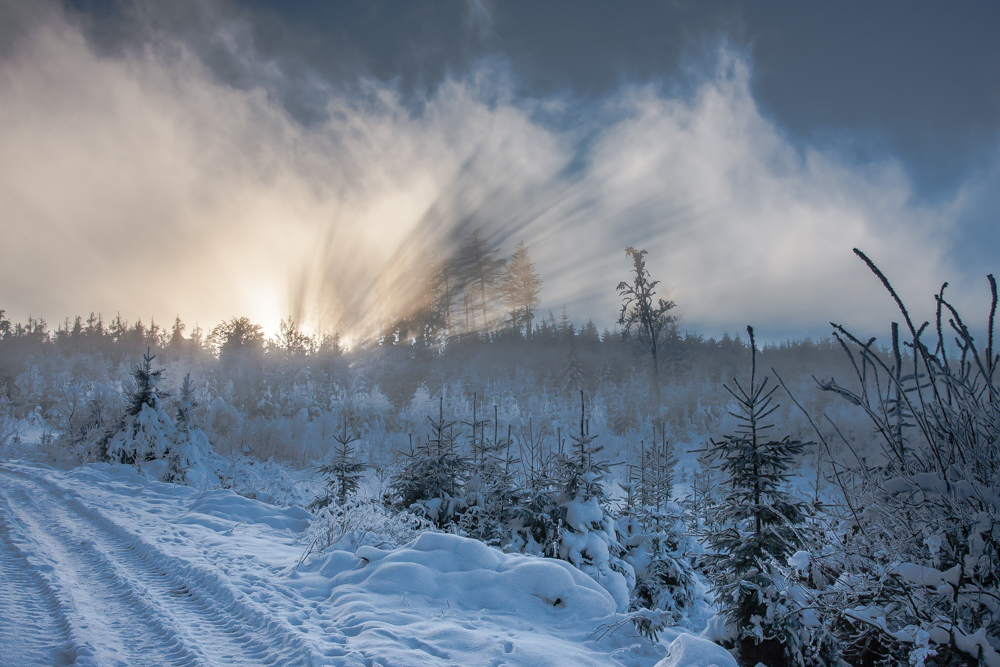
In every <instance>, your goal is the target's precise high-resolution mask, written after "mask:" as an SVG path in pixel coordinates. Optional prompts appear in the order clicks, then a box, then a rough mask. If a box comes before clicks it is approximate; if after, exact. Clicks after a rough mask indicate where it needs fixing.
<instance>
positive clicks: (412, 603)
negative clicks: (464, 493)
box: [288, 532, 650, 667]
mask: <svg viewBox="0 0 1000 667" xmlns="http://www.w3.org/2000/svg"><path fill="white" fill-rule="evenodd" d="M288 576H289V579H290V580H291V582H292V583H293V585H294V586H295V587H296V588H298V589H299V590H300V591H301V592H302V593H303V594H304V596H306V597H311V598H313V599H314V600H315V599H321V600H322V602H321V603H320V605H319V606H318V608H317V609H316V611H315V612H314V613H315V614H316V615H317V616H319V617H322V620H323V624H324V625H326V624H328V625H327V627H329V628H330V631H331V632H334V633H335V634H336V635H338V641H339V642H342V643H343V644H346V648H347V649H348V653H347V655H345V656H344V663H343V664H345V665H353V664H371V662H370V661H375V664H392V665H404V664H405V665H411V666H416V665H443V664H461V665H474V664H482V665H485V664H497V665H499V664H507V665H539V666H540V665H551V666H553V667H554V666H556V665H614V664H620V663H619V662H616V661H614V660H613V659H611V658H610V657H609V655H608V651H609V650H614V649H616V648H619V645H617V644H616V643H615V642H616V641H617V639H618V638H616V639H607V638H606V639H605V640H604V641H603V642H601V643H600V645H599V642H598V641H596V640H595V638H594V631H595V629H597V628H598V627H599V626H601V625H602V624H603V623H608V622H613V620H614V615H615V602H614V600H613V599H612V598H611V596H610V595H609V594H608V593H607V591H605V590H604V589H603V588H601V586H600V585H598V584H597V583H595V582H594V581H593V580H592V579H591V578H590V577H588V576H587V575H585V574H583V573H582V572H580V571H579V570H578V569H576V568H574V567H573V566H572V565H570V564H568V563H565V562H563V561H559V560H554V559H548V558H539V557H537V556H524V555H520V554H505V553H503V552H501V551H499V550H497V549H494V548H491V547H488V546H486V545H484V544H482V543H480V542H477V541H475V540H471V539H467V538H464V537H459V536H457V535H450V534H445V533H430V532H428V533H423V534H421V535H420V536H419V537H418V538H417V539H416V540H414V541H413V542H411V543H410V544H408V545H406V546H404V547H400V548H398V549H393V550H380V549H376V548H374V547H370V546H363V547H361V548H359V549H358V550H357V552H356V554H354V555H353V556H352V555H350V554H347V553H346V552H343V551H333V552H326V553H325V554H324V555H323V556H321V557H319V558H316V559H314V560H313V561H312V562H310V563H307V564H305V565H304V566H303V567H300V568H299V569H298V571H297V572H296V573H293V574H289V575H288ZM620 640H621V641H622V642H625V641H626V640H627V643H629V644H633V643H634V638H628V637H624V636H623V637H621V638H620ZM626 650H627V649H626ZM362 656H363V659H362ZM353 657H357V658H358V661H357V663H355V662H354V660H353V659H352V658H353ZM364 660H368V661H369V662H367V663H366V662H364ZM647 664H650V663H647Z"/></svg>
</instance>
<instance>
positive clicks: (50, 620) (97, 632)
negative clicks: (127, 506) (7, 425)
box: [0, 467, 311, 665]
mask: <svg viewBox="0 0 1000 667" xmlns="http://www.w3.org/2000/svg"><path fill="white" fill-rule="evenodd" d="M0 572H2V575H3V576H2V577H0V581H2V582H3V583H2V584H0V647H3V650H2V655H0V663H2V664H4V665H44V664H74V662H75V664H79V665H86V664H94V665H117V664H121V665H202V664H208V665H227V664H234V665H260V664H263V665H268V664H274V665H296V664H309V663H310V662H311V660H310V653H311V652H310V651H309V650H308V648H307V647H306V646H305V645H304V643H303V641H302V640H301V637H300V636H299V635H298V633H297V632H295V631H294V630H292V629H290V628H287V624H284V623H281V622H280V621H279V620H278V619H274V618H271V617H269V615H268V614H267V612H266V610H264V609H262V608H261V607H260V605H257V604H255V603H253V602H252V601H250V600H246V599H245V596H244V595H243V594H242V593H240V592H239V591H236V590H232V588H231V587H228V586H226V584H225V582H224V581H222V580H221V579H219V578H217V577H213V576H212V574H211V573H210V572H199V571H196V569H195V568H193V567H191V566H190V564H188V563H186V562H183V561H181V560H179V559H177V558H175V557H173V556H170V555H168V554H166V553H164V552H163V551H162V550H159V549H157V548H155V547H154V546H152V545H151V544H150V543H148V542H146V541H144V540H143V539H142V538H141V537H140V536H139V535H137V534H136V533H134V532H133V531H132V530H130V529H129V528H127V527H125V526H122V525H120V524H118V523H116V522H114V521H112V520H111V519H109V518H108V516H106V515H105V514H103V513H102V512H101V511H100V510H98V509H96V508H94V507H91V506H89V505H88V504H87V503H86V502H84V501H83V499H81V498H80V496H79V495H78V494H76V493H74V492H73V491H71V490H67V489H65V488H61V487H59V486H56V485H55V484H53V483H52V482H50V481H48V480H46V479H45V478H44V477H41V476H38V475H32V474H30V473H28V472H23V471H20V470H12V469H10V468H7V467H0ZM227 589H228V590H227ZM283 626H285V627H283ZM286 628H287V629H286Z"/></svg>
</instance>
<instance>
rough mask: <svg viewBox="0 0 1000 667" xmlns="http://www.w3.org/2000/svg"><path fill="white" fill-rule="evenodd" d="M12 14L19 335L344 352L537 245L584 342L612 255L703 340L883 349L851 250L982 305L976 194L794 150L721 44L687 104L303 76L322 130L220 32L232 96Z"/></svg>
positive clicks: (11, 190) (485, 79) (179, 67)
mask: <svg viewBox="0 0 1000 667" xmlns="http://www.w3.org/2000/svg"><path fill="white" fill-rule="evenodd" d="M25 13H26V14H28V13H30V17H26V16H22V17H21V19H20V20H21V26H22V27H23V30H22V31H21V32H20V34H19V36H17V37H10V36H9V37H8V41H9V44H8V45H7V47H6V48H5V49H4V51H3V53H2V56H0V201H2V202H3V209H4V214H3V216H4V222H3V225H2V227H0V242H2V246H3V248H4V249H5V250H6V253H5V255H6V256H5V258H4V261H3V262H0V284H2V285H3V292H4V297H5V298H4V303H3V304H2V305H3V307H4V308H5V309H6V310H7V312H8V316H9V317H12V318H15V319H24V318H26V317H27V316H28V315H29V314H32V315H34V316H36V317H37V316H39V315H41V316H44V317H46V318H48V319H49V321H50V322H60V321H62V318H63V317H67V316H70V317H71V316H73V315H75V314H86V313H89V312H90V311H96V312H102V313H104V314H105V315H106V316H110V315H113V314H114V313H116V312H118V313H121V314H122V316H123V317H127V318H129V319H137V318H140V317H141V318H144V319H148V318H150V317H152V318H155V320H156V321H157V322H160V323H166V322H169V321H172V319H173V317H174V316H175V315H180V316H181V318H182V319H184V320H185V321H186V322H190V323H194V322H198V323H200V324H201V325H202V326H203V327H211V326H212V325H213V324H214V323H216V322H219V321H220V320H223V319H227V318H230V317H232V316H241V315H245V316H247V317H249V318H250V319H251V320H253V321H255V322H259V323H260V324H262V325H263V326H264V328H265V330H266V331H267V332H269V333H272V332H274V331H275V330H276V329H277V327H278V322H279V321H280V320H281V319H282V318H284V317H288V316H291V317H293V318H295V319H296V320H297V321H299V322H302V323H303V324H304V325H305V326H306V327H307V328H311V329H313V330H330V331H332V330H337V331H340V332H341V333H342V334H343V335H345V337H347V338H360V337H365V336H369V335H371V334H372V333H373V332H374V330H375V327H376V315H375V311H376V308H375V306H374V300H375V299H376V296H375V291H376V287H377V285H379V284H393V283H396V284H398V283H400V281H402V282H406V280H407V276H409V275H410V274H409V273H407V272H408V271H417V273H419V269H415V268H414V266H416V265H419V264H420V262H419V261H416V264H415V263H414V261H407V262H405V263H404V262H402V261H398V260H399V259H400V258H402V257H409V258H413V257H417V258H419V257H424V256H430V255H432V254H436V255H446V254H448V253H449V252H450V251H451V250H453V249H454V247H455V246H456V245H457V244H458V243H459V242H460V241H461V238H462V237H463V236H464V235H465V234H467V233H468V232H470V231H471V230H473V229H478V230H480V231H481V232H482V233H483V234H484V235H485V236H486V237H488V238H489V239H490V241H491V242H492V243H494V244H497V245H499V246H500V247H501V248H502V249H503V252H504V253H506V254H509V253H510V252H511V251H512V250H513V248H514V246H515V245H516V244H517V243H518V242H519V241H524V242H525V243H526V244H527V245H528V247H529V248H530V252H531V256H532V258H533V260H534V261H535V263H536V265H537V267H538V271H539V273H540V274H541V278H542V280H543V281H544V285H543V290H542V305H541V307H540V308H539V312H540V313H545V312H547V311H548V310H553V311H556V312H558V311H559V310H560V309H562V308H563V307H566V308H567V309H568V311H569V312H570V313H571V314H572V315H573V317H574V319H576V320H577V321H585V320H586V319H587V318H593V319H594V321H595V322H596V323H597V324H598V326H599V327H602V328H603V327H604V326H609V325H612V324H613V322H614V318H615V315H616V314H617V309H618V300H617V295H616V293H615V290H614V286H615V285H616V284H617V283H618V282H619V281H620V280H622V279H624V278H625V277H626V275H627V272H628V263H627V261H626V258H625V256H624V253H623V249H624V248H625V247H626V246H629V245H632V246H636V247H641V248H645V249H647V250H648V251H649V257H648V261H649V268H650V271H651V272H652V274H653V276H654V278H656V279H659V280H660V281H661V285H660V289H661V293H662V295H663V296H665V297H667V298H670V299H673V300H675V301H676V302H677V303H678V308H677V313H678V315H679V316H680V327H681V328H682V329H685V330H689V331H698V332H704V333H706V334H708V335H716V334H719V333H721V332H726V331H728V332H738V331H740V330H741V329H742V328H743V326H744V325H745V324H746V323H747V322H754V323H766V326H763V327H759V329H760V330H761V335H762V337H766V338H775V339H782V338H784V337H801V336H819V335H823V334H825V333H827V332H828V326H827V322H829V321H830V320H834V321H838V322H844V323H845V324H849V325H850V326H852V327H853V328H855V329H859V330H862V331H866V330H879V331H880V329H881V327H882V326H883V323H884V322H885V320H886V316H887V314H889V315H891V313H892V303H891V301H890V300H889V299H888V297H887V296H886V295H885V294H884V293H883V292H882V291H881V288H880V286H879V285H878V284H877V281H875V279H874V278H873V277H872V276H871V275H870V274H868V273H867V271H866V270H865V269H864V267H863V266H862V265H861V264H860V262H858V260H857V258H855V257H854V255H853V253H852V252H851V249H852V248H853V247H859V248H862V249H863V250H864V251H865V252H866V253H868V255H869V256H870V257H872V259H873V260H874V261H876V263H878V264H879V266H880V267H881V268H882V269H883V271H885V273H886V274H887V275H889V277H890V279H893V280H894V282H895V283H896V286H897V288H898V289H899V291H900V292H901V294H902V296H903V298H904V300H907V301H909V302H912V303H916V304H927V305H929V304H931V303H932V300H931V298H930V296H931V295H932V294H933V293H936V292H937V290H938V289H939V287H940V285H941V283H942V282H943V281H945V280H948V281H950V282H951V283H952V284H953V285H955V288H954V289H955V291H956V292H959V293H961V294H980V293H982V295H983V302H985V300H986V296H987V294H986V291H985V288H984V287H982V286H983V285H985V281H984V280H982V277H981V276H979V275H968V274H967V268H966V267H965V266H962V265H960V264H959V263H958V262H956V261H955V259H954V257H955V256H956V255H955V253H954V252H953V251H954V240H953V239H954V236H955V225H956V221H957V220H959V219H960V218H961V217H962V216H963V215H966V214H967V213H968V211H970V210H974V209H975V208H976V206H978V202H979V200H980V199H982V197H984V196H986V195H985V192H986V188H983V187H981V186H978V185H976V184H975V183H973V184H970V185H969V186H968V187H964V188H962V189H960V190H959V192H958V193H956V194H955V195H954V196H952V197H943V198H938V199H936V200H935V201H933V202H928V201H925V200H922V199H921V198H920V197H918V196H917V194H916V193H915V192H914V189H913V186H912V184H911V182H910V180H909V178H908V176H907V174H906V172H905V170H904V169H903V167H902V166H901V165H900V164H899V163H898V162H897V161H896V160H894V159H893V158H892V157H891V156H889V157H885V158H881V159H878V160H875V161H869V162H864V163H859V162H857V161H852V160H851V159H849V158H846V157H844V156H843V155H841V154H839V153H837V152H836V151H835V150H833V149H830V148H823V147H819V146H808V145H805V146H803V145H802V144H801V143H796V142H793V141H792V140H791V139H789V138H788V137H787V136H786V134H785V133H784V131H783V130H782V128H781V127H780V126H778V125H776V123H775V122H774V121H772V120H771V119H769V117H768V115H767V114H766V113H765V112H764V111H762V110H761V109H760V108H759V106H758V105H757V103H756V102H755V99H754V96H753V94H752V86H751V83H752V80H753V62H752V58H751V57H750V55H749V54H747V53H744V52H741V51H739V50H738V49H734V48H732V47H729V46H727V45H726V44H725V43H720V45H719V46H718V47H717V48H716V49H715V50H713V51H712V52H711V53H710V55H709V56H707V58H708V60H707V61H706V62H705V63H703V66H702V67H699V68H697V70H696V73H688V74H684V75H682V77H684V78H683V80H681V81H680V82H679V83H678V82H674V83H676V84H677V85H672V84H671V83H669V82H663V81H653V82H648V83H642V84H635V83H632V84H624V85H622V86H621V87H620V88H619V89H618V90H617V91H616V92H614V93H613V94H611V95H607V96H603V97H601V98H600V99H597V100H592V99H591V100H583V99H576V98H574V97H573V96H571V95H569V94H566V95H554V96H550V97H530V96H525V95H524V94H522V93H521V92H519V86H518V82H517V80H516V76H515V75H514V74H513V73H512V71H511V68H510V67H508V66H507V63H506V62H505V60H504V59H503V58H489V59H485V60H480V61H478V62H477V63H476V64H475V65H473V66H472V67H471V68H470V69H469V70H468V71H463V72H458V73H455V74H454V75H452V76H451V77H449V78H448V79H447V80H445V81H443V82H442V83H441V84H440V85H438V86H436V87H435V88H434V89H432V90H428V91H426V92H425V93H424V94H422V95H417V96H416V97H414V96H413V95H406V96H404V95H403V94H401V93H400V91H399V90H398V89H397V88H396V87H395V86H394V84H393V83H391V82H389V83H386V82H381V81H377V80H373V79H364V78H360V79H359V80H358V83H357V85H356V86H350V87H342V86H341V87H336V86H333V85H326V84H325V83H324V82H323V81H317V80H308V81H307V80H301V82H300V83H301V86H302V88H303V89H302V90H299V91H298V95H299V97H301V96H303V95H308V96H310V97H311V99H313V102H314V104H315V100H316V98H317V96H318V97H319V98H320V101H321V103H320V104H318V106H319V108H321V109H322V110H323V111H322V113H321V114H320V116H319V118H317V119H314V120H311V121H307V120H303V119H302V118H301V115H300V114H296V113H294V110H292V109H291V108H290V106H289V104H287V103H286V102H287V99H288V98H289V97H295V96H294V95H292V94H291V93H290V92H289V91H288V89H287V88H288V86H289V85H290V84H289V83H288V81H287V80H284V79H282V76H281V74H282V67H283V64H282V63H281V62H279V61H274V60H268V59H265V58H262V57H260V56H258V55H257V54H256V52H255V51H254V49H253V48H252V44H251V45H247V43H246V39H245V31H243V30H242V29H241V26H240V23H239V21H237V20H231V19H227V20H225V21H222V20H221V19H220V20H219V22H218V23H217V24H214V25H212V27H211V30H210V31H209V32H211V34H212V36H213V37H212V38H213V39H214V40H215V43H216V46H218V47H219V48H224V49H228V51H227V59H228V62H230V63H233V62H235V63H237V64H238V67H239V68H240V71H241V72H243V73H244V76H243V77H242V83H241V85H239V86H237V85H234V84H232V83H229V82H226V81H225V80H224V78H222V77H220V76H219V74H218V72H217V71H216V70H215V69H213V68H214V67H216V63H215V62H214V61H210V60H209V59H207V58H206V57H205V56H204V53H203V50H200V49H199V48H196V45H194V44H192V43H191V42H189V41H185V40H186V39H188V38H186V37H185V34H186V33H176V34H175V33H171V32H169V31H163V30H159V31H154V32H153V33H152V34H151V35H150V38H149V39H147V40H144V41H143V43H142V44H141V45H138V46H131V47H129V48H122V49H119V50H114V51H110V52H109V51H107V50H102V49H98V48H97V47H95V46H94V45H93V44H92V43H91V41H90V40H89V38H88V37H87V36H86V34H85V33H86V31H85V30H84V29H83V27H81V25H80V22H79V21H78V20H76V19H75V18H74V17H72V16H69V15H67V14H66V13H65V12H64V11H63V10H62V9H59V8H57V7H55V6H50V5H42V6H40V8H39V9H37V10H35V11H32V12H25ZM220 45H221V46H220ZM693 71H695V70H693ZM277 81H282V83H281V85H280V86H279V85H278V84H276V83H275V82H277ZM681 84H682V85H681ZM976 193H979V194H976ZM969 286H971V289H967V288H968V287H969ZM959 305H960V306H963V305H965V304H964V303H962V302H961V301H960V302H959ZM978 305H979V302H978V301H977V302H975V303H974V304H973V306H972V307H973V308H977V307H978ZM928 315H929V313H922V312H919V311H918V316H919V317H926V316H928Z"/></svg>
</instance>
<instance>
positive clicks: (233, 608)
mask: <svg viewBox="0 0 1000 667" xmlns="http://www.w3.org/2000/svg"><path fill="white" fill-rule="evenodd" d="M309 518H310V517H309V514H308V512H306V511H305V510H303V509H301V508H300V507H295V506H292V507H287V508H281V507H277V506H274V505H269V504H266V503H263V502H260V501H258V500H252V499H249V498H246V497H243V496H240V495H237V494H236V493H233V492H232V491H228V490H218V489H217V490H212V491H203V492H199V491H196V490H195V489H192V488H189V487H185V486H179V485H172V484H163V483H160V482H154V481H150V480H148V479H146V478H144V477H141V476H139V475H137V474H136V472H135V469H134V468H131V467H126V466H109V465H106V464H93V465H87V466H83V467H80V468H76V469H72V470H70V471H60V470H56V469H52V468H47V467H42V466H37V465H34V464H27V463H12V462H5V463H0V665H11V666H15V665H71V664H76V665H102V666H103V665H261V664H271V665H344V666H354V665H357V666H362V665H363V666H367V667H371V666H374V665H383V666H386V667H390V666H391V667H408V666H417V665H456V666H460V667H471V666H474V665H491V666H499V665H574V666H576V665H581V666H585V665H635V666H636V667H646V666H652V665H657V664H658V665H662V667H709V666H710V665H718V666H719V667H724V666H733V665H735V661H733V659H732V657H731V656H730V655H729V654H728V653H727V652H726V651H724V650H723V649H721V648H719V647H718V646H716V645H714V644H711V643H709V642H707V641H706V640H703V639H700V638H697V637H695V636H693V635H690V634H683V633H679V632H667V633H664V635H663V636H661V642H660V643H659V644H656V645H653V644H650V643H649V642H647V641H645V640H643V639H641V638H639V637H638V636H637V635H636V633H635V632H634V630H633V629H632V627H631V626H630V625H628V624H622V623H620V621H621V618H620V617H617V616H616V615H615V605H614V602H613V601H612V599H611V597H610V596H609V594H608V593H607V592H606V591H605V590H604V589H603V588H601V587H600V586H599V585H598V584H597V583H595V582H594V581H593V580H591V579H590V578H589V577H587V576H586V575H584V574H582V573H581V572H579V571H578V570H576V569H575V568H573V567H571V566H570V565H568V564H567V563H565V562H562V561H556V560H551V559H541V558H536V557H532V556H522V555H511V554H505V553H502V552H500V551H498V550H496V549H492V548H490V547H487V546H484V545H482V544H481V543H479V542H476V541H473V540H469V539H465V538H461V537H458V536H454V535H446V534H441V533H424V534H422V535H420V536H419V537H418V538H417V539H416V540H415V541H413V542H411V543H410V544H408V545H406V546H404V547H401V548H397V549H393V550H380V549H377V548H375V547H372V546H362V547H360V548H359V549H357V551H356V552H355V553H350V552H346V551H327V552H325V553H321V554H318V555H315V556H311V557H310V558H308V559H305V560H303V559H302V556H303V554H304V553H305V552H306V547H307V545H306V544H305V538H304V536H305V533H306V531H307V528H308V525H309Z"/></svg>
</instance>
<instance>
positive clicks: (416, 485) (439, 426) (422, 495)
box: [387, 397, 469, 528]
mask: <svg viewBox="0 0 1000 667" xmlns="http://www.w3.org/2000/svg"><path fill="white" fill-rule="evenodd" d="M427 420H428V422H430V426H431V433H430V435H429V436H428V437H427V438H426V440H424V441H423V442H421V441H420V439H418V440H417V446H416V447H415V448H412V449H411V450H410V451H409V452H407V453H406V455H405V456H406V459H407V462H406V465H405V466H404V467H403V470H401V471H400V472H399V474H398V475H396V476H394V477H393V478H392V482H391V485H390V489H389V493H388V497H387V501H388V503H389V504H391V505H392V506H393V507H395V508H396V509H397V510H410V511H413V512H415V513H418V514H420V515H423V516H424V517H426V518H427V519H428V520H429V521H431V522H433V523H434V525H435V526H437V527H438V528H444V527H445V526H447V525H449V524H451V523H454V522H455V521H457V519H458V518H459V515H460V514H461V512H462V511H463V510H464V509H465V507H466V502H465V500H464V487H465V483H466V481H467V479H468V475H469V462H468V459H467V458H466V457H464V456H463V455H462V454H461V453H460V452H459V451H458V443H457V436H456V434H455V430H454V428H455V424H456V422H454V421H448V420H446V419H445V417H444V397H441V398H440V399H439V406H438V418H437V420H435V419H433V418H432V417H430V416H428V417H427Z"/></svg>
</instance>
